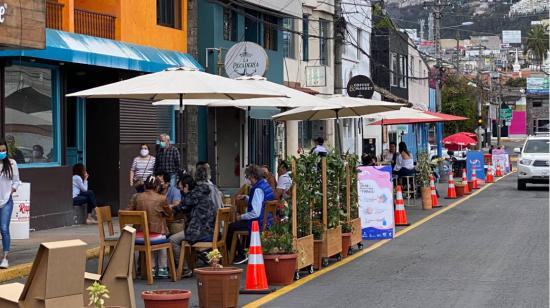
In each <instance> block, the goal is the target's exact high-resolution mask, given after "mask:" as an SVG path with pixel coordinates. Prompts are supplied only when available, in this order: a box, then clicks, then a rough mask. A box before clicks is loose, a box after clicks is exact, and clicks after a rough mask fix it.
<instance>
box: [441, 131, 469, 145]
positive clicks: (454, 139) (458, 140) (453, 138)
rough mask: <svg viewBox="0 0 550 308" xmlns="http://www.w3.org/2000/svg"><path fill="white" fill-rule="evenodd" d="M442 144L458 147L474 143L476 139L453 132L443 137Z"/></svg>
mask: <svg viewBox="0 0 550 308" xmlns="http://www.w3.org/2000/svg"><path fill="white" fill-rule="evenodd" d="M442 141H443V144H447V145H458V146H460V147H463V146H469V145H476V144H477V141H475V140H474V139H472V138H471V137H468V136H466V135H465V134H462V133H457V134H453V135H450V136H447V137H445V138H443V140H442Z"/></svg>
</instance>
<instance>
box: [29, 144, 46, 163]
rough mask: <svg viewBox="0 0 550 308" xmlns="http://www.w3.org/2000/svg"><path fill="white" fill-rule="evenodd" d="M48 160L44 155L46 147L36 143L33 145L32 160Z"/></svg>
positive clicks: (39, 161)
mask: <svg viewBox="0 0 550 308" xmlns="http://www.w3.org/2000/svg"><path fill="white" fill-rule="evenodd" d="M47 161H48V160H47V159H46V158H45V157H44V148H43V147H42V146H41V145H39V144H35V145H33V146H32V159H31V162H33V163H45V162H47Z"/></svg>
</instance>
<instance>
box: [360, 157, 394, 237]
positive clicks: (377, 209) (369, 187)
mask: <svg viewBox="0 0 550 308" xmlns="http://www.w3.org/2000/svg"><path fill="white" fill-rule="evenodd" d="M358 169H359V174H358V175H357V179H358V181H357V191H358V193H359V218H361V230H362V236H363V239H365V240H379V239H386V238H393V235H394V234H395V224H394V219H393V214H394V213H393V184H392V181H391V166H372V167H371V166H364V167H359V168H358Z"/></svg>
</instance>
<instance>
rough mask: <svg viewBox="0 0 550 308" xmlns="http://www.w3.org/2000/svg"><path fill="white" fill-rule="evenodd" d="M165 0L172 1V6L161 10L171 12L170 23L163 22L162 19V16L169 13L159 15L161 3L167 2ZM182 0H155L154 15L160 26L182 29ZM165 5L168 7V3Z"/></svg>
mask: <svg viewBox="0 0 550 308" xmlns="http://www.w3.org/2000/svg"><path fill="white" fill-rule="evenodd" d="M167 2H171V3H172V7H171V8H170V9H168V11H167V12H162V13H168V12H170V13H172V19H173V22H172V23H170V22H165V21H164V20H163V18H161V16H162V17H167V16H169V15H166V16H164V14H163V15H159V14H160V13H161V12H160V11H161V9H162V8H163V7H164V5H163V4H167ZM182 2H183V1H182V0H157V1H156V17H157V25H159V26H162V27H167V28H172V29H177V30H182V29H183V20H182V19H183V18H182V17H183V16H182V13H181V11H182V5H183V4H182ZM166 7H168V5H166Z"/></svg>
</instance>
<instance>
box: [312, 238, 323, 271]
mask: <svg viewBox="0 0 550 308" xmlns="http://www.w3.org/2000/svg"><path fill="white" fill-rule="evenodd" d="M322 248H323V240H314V241H313V268H314V269H315V270H319V269H321V264H322V263H323V257H322V256H321V250H322Z"/></svg>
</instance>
